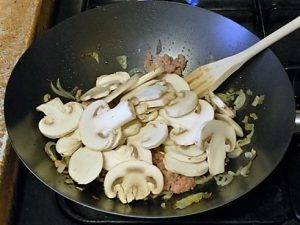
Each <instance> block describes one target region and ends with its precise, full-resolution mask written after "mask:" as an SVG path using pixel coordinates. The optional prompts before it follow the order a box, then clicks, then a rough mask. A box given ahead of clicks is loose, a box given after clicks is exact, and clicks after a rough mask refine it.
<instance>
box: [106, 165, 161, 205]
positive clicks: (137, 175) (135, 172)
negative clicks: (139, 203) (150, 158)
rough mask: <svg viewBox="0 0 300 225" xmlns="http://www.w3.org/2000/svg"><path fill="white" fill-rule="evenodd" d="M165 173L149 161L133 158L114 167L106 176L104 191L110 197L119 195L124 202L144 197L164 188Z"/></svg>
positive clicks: (159, 191) (157, 192)
mask: <svg viewBox="0 0 300 225" xmlns="http://www.w3.org/2000/svg"><path fill="white" fill-rule="evenodd" d="M163 185H164V181H163V175H162V173H161V172H160V170H159V169H158V168H157V167H156V166H153V165H151V164H149V163H147V162H144V161H138V160H131V161H126V162H122V163H120V164H118V165H116V166H115V167H113V168H112V169H111V170H110V171H108V173H107V174H106V176H105V179H104V191H105V195H106V196H107V197H108V198H115V197H117V195H118V197H119V199H120V200H121V201H122V202H123V203H128V202H130V201H132V200H134V199H135V200H139V199H144V198H145V197H146V196H148V195H149V194H150V192H152V193H153V194H159V193H161V192H162V190H163Z"/></svg>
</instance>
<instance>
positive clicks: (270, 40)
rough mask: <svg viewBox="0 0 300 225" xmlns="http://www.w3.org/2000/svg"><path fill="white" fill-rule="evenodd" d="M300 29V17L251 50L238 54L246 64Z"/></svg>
mask: <svg viewBox="0 0 300 225" xmlns="http://www.w3.org/2000/svg"><path fill="white" fill-rule="evenodd" d="M298 28H300V16H298V17H297V18H296V19H294V20H292V21H291V22H289V23H288V24H286V25H284V26H283V27H281V28H279V29H278V30H276V31H274V32H273V33H271V34H269V35H268V36H267V37H265V38H264V39H262V40H260V41H259V42H257V43H256V44H254V45H253V46H251V47H250V48H248V49H246V50H244V51H242V52H241V53H239V54H237V55H238V57H239V58H240V59H241V61H244V62H246V61H247V60H249V59H250V58H252V57H253V56H255V55H256V54H258V53H259V52H261V51H262V50H264V49H266V48H267V47H269V46H270V45H272V44H273V43H275V42H276V41H278V40H280V39H281V38H283V37H285V36H286V35H288V34H290V33H292V32H293V31H295V30H297V29H298Z"/></svg>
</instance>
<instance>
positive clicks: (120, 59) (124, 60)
mask: <svg viewBox="0 0 300 225" xmlns="http://www.w3.org/2000/svg"><path fill="white" fill-rule="evenodd" d="M116 60H117V62H118V63H119V64H120V66H121V67H122V69H124V70H126V69H127V56H126V55H119V56H117V57H116Z"/></svg>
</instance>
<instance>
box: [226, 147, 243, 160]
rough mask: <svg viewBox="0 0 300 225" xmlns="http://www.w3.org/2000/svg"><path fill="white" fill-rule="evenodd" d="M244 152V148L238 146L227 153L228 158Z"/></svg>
mask: <svg viewBox="0 0 300 225" xmlns="http://www.w3.org/2000/svg"><path fill="white" fill-rule="evenodd" d="M242 153H243V149H241V148H240V146H236V147H235V149H234V150H233V151H232V152H229V153H227V156H228V158H230V159H235V158H237V157H239V156H240V155H241V154H242Z"/></svg>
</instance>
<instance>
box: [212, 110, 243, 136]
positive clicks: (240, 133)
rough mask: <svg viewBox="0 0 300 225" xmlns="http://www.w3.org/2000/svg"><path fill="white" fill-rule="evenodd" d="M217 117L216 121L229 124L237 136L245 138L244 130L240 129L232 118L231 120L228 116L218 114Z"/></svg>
mask: <svg viewBox="0 0 300 225" xmlns="http://www.w3.org/2000/svg"><path fill="white" fill-rule="evenodd" d="M215 117H216V119H218V120H222V121H224V122H227V123H228V124H229V125H230V126H232V128H233V129H234V130H235V133H236V135H237V136H239V137H243V136H244V132H243V129H242V128H241V127H240V125H238V123H237V122H235V121H234V120H233V119H232V118H230V117H229V116H227V115H226V114H219V113H216V114H215Z"/></svg>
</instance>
